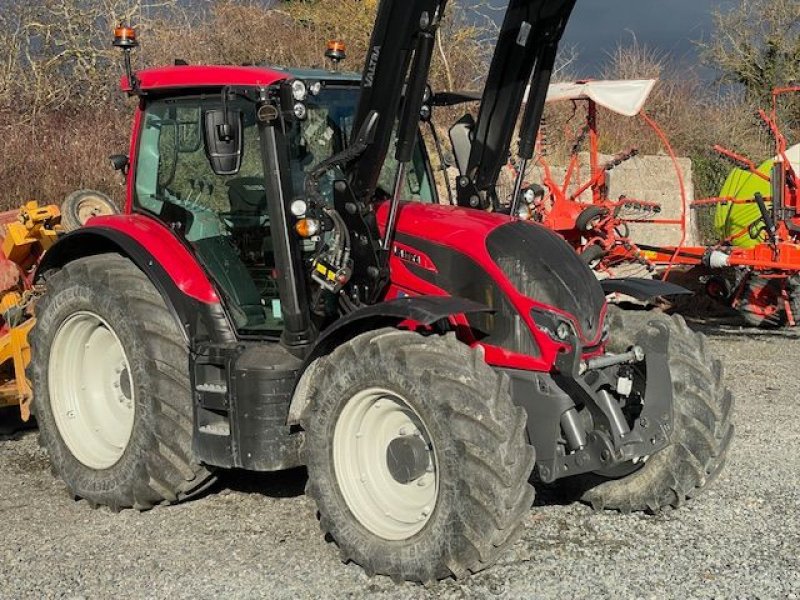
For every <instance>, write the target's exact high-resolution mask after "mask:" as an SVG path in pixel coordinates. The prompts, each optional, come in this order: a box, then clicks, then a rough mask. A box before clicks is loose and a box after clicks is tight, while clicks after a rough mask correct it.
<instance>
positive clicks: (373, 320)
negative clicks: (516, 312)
mask: <svg viewBox="0 0 800 600" xmlns="http://www.w3.org/2000/svg"><path fill="white" fill-rule="evenodd" d="M479 312H493V311H492V309H491V308H489V307H488V306H486V305H484V304H479V303H478V302H473V301H472V300H467V299H465V298H457V297H453V296H411V297H407V298H398V299H396V300H390V301H388V302H380V303H378V304H371V305H369V306H365V307H363V308H360V309H358V310H355V311H353V312H352V313H350V314H349V315H347V316H345V317H342V318H341V319H339V320H337V321H336V322H335V323H334V324H333V325H331V326H330V327H329V328H328V329H326V330H324V331H323V333H322V335H320V336H319V338H317V341H316V343H315V344H314V346H313V347H312V348H311V350H310V352H309V354H308V355H307V358H306V360H305V365H304V366H303V375H302V377H301V378H300V381H299V382H298V384H297V387H296V388H295V392H294V397H293V398H292V403H291V406H290V407H289V416H288V418H287V424H288V425H296V424H298V423H300V421H301V419H302V416H303V412H304V411H305V410H306V408H307V407H308V400H309V398H308V393H307V392H308V385H309V382H310V381H311V380H312V379H313V377H314V370H315V367H316V365H315V363H314V361H315V360H316V359H317V358H319V357H321V356H324V355H325V354H327V353H329V352H331V351H332V350H333V349H334V348H335V347H336V346H338V345H339V344H341V343H343V342H344V341H346V340H348V339H352V338H353V337H355V336H357V335H359V334H361V333H364V332H366V331H371V330H373V329H376V328H378V327H389V326H394V325H398V324H399V323H401V322H403V321H415V322H417V323H420V324H422V325H426V326H428V325H433V324H434V323H436V322H437V321H440V320H442V319H446V318H447V317H450V316H452V315H462V314H473V313H479ZM317 364H318V363H317Z"/></svg>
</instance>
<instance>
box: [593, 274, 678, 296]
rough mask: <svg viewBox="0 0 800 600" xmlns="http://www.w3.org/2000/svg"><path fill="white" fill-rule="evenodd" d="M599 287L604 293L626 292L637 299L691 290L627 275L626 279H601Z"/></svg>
mask: <svg viewBox="0 0 800 600" xmlns="http://www.w3.org/2000/svg"><path fill="white" fill-rule="evenodd" d="M600 287H602V288H603V292H605V293H606V294H614V293H619V294H626V295H628V296H632V297H634V298H636V299H637V300H651V299H653V298H657V297H659V296H678V295H682V294H691V293H692V292H691V291H689V290H687V289H686V288H685V287H681V286H679V285H675V284H674V283H669V282H668V281H660V280H658V279H642V278H640V277H629V278H626V279H603V280H601V281H600Z"/></svg>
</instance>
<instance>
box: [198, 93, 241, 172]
mask: <svg viewBox="0 0 800 600" xmlns="http://www.w3.org/2000/svg"><path fill="white" fill-rule="evenodd" d="M243 129H244V116H243V115H242V112H241V111H239V110H225V109H220V110H207V111H205V112H204V113H203V140H204V142H205V148H206V157H208V162H209V164H210V165H211V169H212V170H213V171H214V174H216V175H236V174H237V173H238V172H239V169H241V168H242V155H243V153H244V139H243V135H242V132H243Z"/></svg>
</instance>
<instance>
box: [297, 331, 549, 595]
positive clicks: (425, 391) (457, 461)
mask: <svg viewBox="0 0 800 600" xmlns="http://www.w3.org/2000/svg"><path fill="white" fill-rule="evenodd" d="M314 375H315V376H314V381H313V382H312V383H311V388H310V390H309V397H310V398H311V406H310V407H309V410H308V412H307V414H306V415H305V417H304V419H303V424H304V428H305V430H306V441H305V453H306V463H307V465H308V471H309V482H308V488H307V492H308V493H309V495H310V496H311V497H312V498H313V499H314V500H315V501H316V503H317V508H318V510H319V517H320V525H321V527H322V529H323V531H325V532H326V533H328V534H330V536H331V537H332V538H333V539H334V540H335V541H336V543H337V544H338V545H339V548H340V551H341V555H342V558H343V559H344V560H352V561H354V562H356V563H358V564H360V565H361V566H362V567H364V569H365V570H366V571H367V572H368V573H369V574H383V575H389V576H391V577H393V578H394V579H396V580H411V581H422V582H430V581H433V580H436V579H441V578H443V577H447V576H450V575H455V576H464V575H467V574H468V573H470V572H476V571H479V570H481V569H483V568H486V567H487V566H489V565H490V564H492V563H493V562H494V561H495V560H496V559H497V557H498V556H499V555H500V554H501V553H502V552H503V551H504V550H505V549H506V548H507V547H509V546H510V545H511V544H512V543H513V542H514V541H515V540H516V539H517V536H518V533H519V532H520V528H521V524H522V520H523V518H524V517H525V515H526V514H527V511H528V510H529V509H530V506H531V504H532V501H533V488H532V487H531V486H530V485H529V483H528V478H529V476H530V473H531V470H532V468H533V463H534V453H533V447H532V446H530V445H529V444H528V443H527V439H526V434H525V424H526V415H525V412H524V410H523V409H521V408H519V407H516V406H514V404H513V403H512V401H511V395H510V389H509V381H508V379H507V378H506V377H505V376H502V375H500V374H498V373H496V372H495V371H494V370H493V369H491V368H490V367H489V366H488V365H486V363H485V362H484V361H483V358H482V355H481V354H480V353H479V352H477V351H473V350H470V349H469V348H468V347H466V346H464V345H463V344H461V343H460V342H458V341H457V340H456V339H455V336H452V335H450V336H446V337H435V336H434V337H423V336H421V335H418V334H416V333H412V332H407V331H398V330H395V329H384V330H379V331H373V332H370V333H366V334H363V335H361V336H358V337H356V338H354V339H353V340H351V341H350V342H348V343H346V344H343V345H342V346H340V347H339V348H337V349H336V350H335V351H334V352H333V353H332V354H331V355H330V356H328V357H325V358H323V359H320V362H319V363H318V366H317V367H316V370H315V372H314Z"/></svg>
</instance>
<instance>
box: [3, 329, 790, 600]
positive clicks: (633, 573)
mask: <svg viewBox="0 0 800 600" xmlns="http://www.w3.org/2000/svg"><path fill="white" fill-rule="evenodd" d="M798 337H799V336H797V335H795V334H792V333H782V332H775V333H758V332H752V331H742V330H740V329H739V328H737V327H724V328H722V329H721V330H720V329H719V328H716V329H715V332H714V333H713V334H712V335H711V339H712V344H713V347H714V348H715V349H716V351H717V352H718V353H719V354H720V355H722V356H723V357H724V359H725V362H726V363H727V374H728V383H729V385H730V387H731V388H732V389H733V391H734V393H735V395H736V399H737V414H736V423H737V437H736V439H735V440H734V445H733V447H732V449H731V452H730V457H729V460H728V465H727V468H726V469H725V471H724V472H723V474H722V475H721V476H720V478H719V479H718V480H717V482H716V483H715V485H714V486H713V488H711V489H710V490H708V491H707V492H706V493H705V494H703V495H701V496H700V497H699V498H698V499H697V500H696V501H694V502H692V503H691V504H689V505H687V506H686V507H683V508H681V509H679V510H676V511H670V512H668V513H666V514H662V515H659V516H645V515H627V516H624V515H618V514H604V513H594V512H592V511H591V510H590V509H589V508H587V507H585V506H582V505H580V504H576V503H572V504H567V505H560V504H558V503H554V502H547V501H544V502H543V501H541V500H540V501H538V502H537V506H535V507H534V508H533V509H532V510H531V513H530V516H529V517H528V518H527V521H526V523H525V532H524V535H523V538H522V539H521V540H520V541H519V542H518V543H517V544H516V546H514V548H513V550H512V551H511V552H510V553H508V554H507V555H506V556H504V557H503V558H502V559H501V561H500V563H499V564H498V565H496V566H494V567H493V568H491V569H489V570H488V571H486V572H484V573H481V574H479V575H476V576H474V577H472V578H470V579H468V580H466V581H458V582H456V581H445V582H441V583H439V584H437V585H436V586H434V587H432V588H424V587H421V586H416V585H411V584H406V585H402V586H397V585H395V584H393V583H392V582H391V580H389V579H386V578H380V577H378V578H374V579H369V578H367V577H366V576H365V575H364V573H363V572H362V571H361V570H360V569H359V568H358V567H357V566H355V565H343V564H342V563H341V562H340V561H339V559H338V552H337V550H336V547H335V546H334V545H332V544H328V543H326V542H325V541H324V540H323V539H322V536H321V535H320V533H319V529H318V526H317V522H316V519H315V518H314V513H313V508H312V505H311V503H310V501H309V500H308V499H307V498H305V496H303V492H302V491H303V487H304V485H305V474H304V472H303V471H302V470H300V471H293V472H289V473H281V474H270V475H251V474H244V473H232V474H229V475H227V476H226V477H225V478H224V480H223V481H222V483H221V484H220V485H219V486H218V487H217V488H216V489H215V490H214V491H213V492H212V493H211V494H209V495H208V496H206V497H204V498H202V499H199V500H196V501H194V502H190V503H187V504H184V505H180V506H174V507H167V508H156V509H155V510H152V511H150V512H147V513H144V514H138V513H135V512H133V511H124V512H122V513H120V514H113V513H111V512H110V511H108V510H106V509H99V510H92V509H91V508H89V506H88V505H87V504H86V503H85V502H73V501H72V500H71V499H70V498H68V497H67V495H66V493H65V490H64V486H63V485H62V484H61V483H60V482H59V481H58V480H56V479H54V478H53V477H52V476H51V474H50V471H49V467H48V464H47V461H46V458H45V457H44V455H43V454H42V452H40V451H39V449H38V447H37V443H36V436H35V434H33V433H27V434H24V435H22V436H19V437H17V438H15V439H12V440H5V441H2V442H0V478H2V479H1V480H2V486H0V490H1V491H0V516H2V517H4V522H3V524H2V526H0V532H1V533H0V540H2V543H0V558H2V568H0V597H2V598H32V597H35V598H41V597H69V598H76V597H77V598H81V597H82V598H98V597H112V596H113V597H117V598H122V597H136V598H139V597H171V598H208V597H237V598H241V597H246V598H251V597H269V598H334V597H335V598H342V597H356V598H358V597H364V596H367V595H369V596H371V597H378V598H381V597H383V598H394V597H402V598H425V597H441V598H485V597H494V596H496V597H506V598H521V597H524V598H558V599H559V600H562V599H563V598H605V597H608V598H712V597H714V598H721V597H726V598H727V597H742V598H797V597H798V596H800V558H798V547H800V511H799V510H798V508H800V488H799V487H798V474H800V458H798V455H799V454H798V451H799V450H800V433H798V432H800V406H798V397H799V396H800V393H799V392H800V381H798V377H797V362H796V354H795V352H796V348H798Z"/></svg>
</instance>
